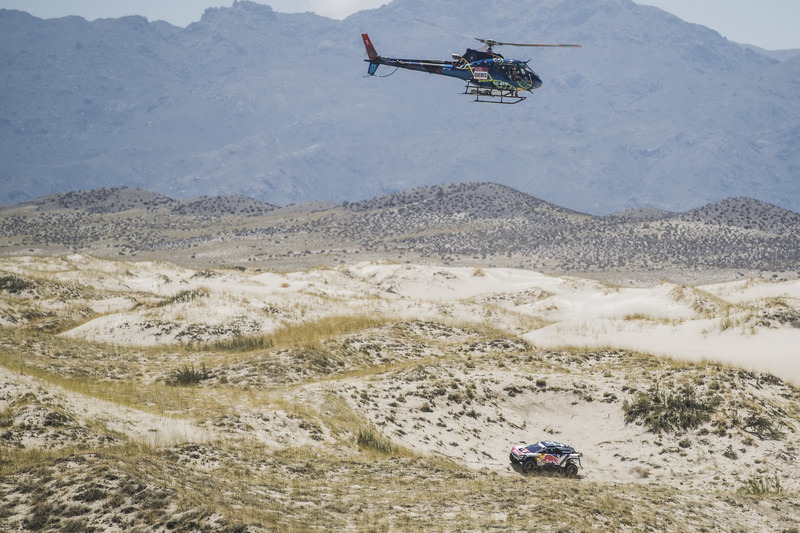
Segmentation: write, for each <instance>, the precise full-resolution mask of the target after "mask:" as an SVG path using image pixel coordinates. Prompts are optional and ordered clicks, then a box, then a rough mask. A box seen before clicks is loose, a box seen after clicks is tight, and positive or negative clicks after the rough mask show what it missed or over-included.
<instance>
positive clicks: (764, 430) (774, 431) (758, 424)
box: [744, 414, 783, 440]
mask: <svg viewBox="0 0 800 533" xmlns="http://www.w3.org/2000/svg"><path fill="white" fill-rule="evenodd" d="M744 428H745V429H746V430H749V431H751V432H752V433H753V434H754V435H756V436H757V437H758V438H760V439H762V440H763V439H772V440H780V439H781V438H782V437H783V433H781V431H780V430H779V429H778V428H776V427H775V425H774V424H773V423H772V420H770V419H768V418H767V417H765V416H761V415H757V414H752V415H750V416H749V417H748V418H747V420H745V421H744Z"/></svg>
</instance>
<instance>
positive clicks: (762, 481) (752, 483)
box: [736, 474, 783, 496]
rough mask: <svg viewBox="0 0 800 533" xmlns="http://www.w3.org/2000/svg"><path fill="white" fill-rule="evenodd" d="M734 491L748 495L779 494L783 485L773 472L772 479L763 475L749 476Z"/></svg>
mask: <svg viewBox="0 0 800 533" xmlns="http://www.w3.org/2000/svg"><path fill="white" fill-rule="evenodd" d="M736 492H737V494H748V495H750V496H768V495H773V494H774V495H780V494H783V487H782V486H781V481H780V479H778V474H775V477H774V478H772V479H770V478H763V477H759V478H756V477H753V478H750V479H748V480H747V481H745V483H744V485H742V486H741V487H739V488H738V489H737V490H736Z"/></svg>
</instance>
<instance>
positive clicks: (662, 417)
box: [622, 385, 721, 433]
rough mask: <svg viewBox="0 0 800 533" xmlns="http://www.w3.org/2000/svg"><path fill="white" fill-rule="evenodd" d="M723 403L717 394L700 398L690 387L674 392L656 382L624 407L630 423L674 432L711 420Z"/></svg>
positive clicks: (655, 430) (656, 430)
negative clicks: (661, 387) (666, 389)
mask: <svg viewBox="0 0 800 533" xmlns="http://www.w3.org/2000/svg"><path fill="white" fill-rule="evenodd" d="M720 402H721V399H720V398H719V397H716V396H715V397H712V398H699V397H698V396H697V394H696V393H695V391H694V389H693V388H691V387H689V386H683V387H682V388H680V389H679V390H677V391H675V392H671V391H663V390H660V389H659V387H658V386H657V385H656V386H655V387H652V388H651V389H650V390H648V391H647V392H638V393H637V394H636V397H635V399H634V400H633V401H632V402H628V401H627V400H625V401H624V402H623V404H622V409H623V411H624V412H625V422H626V423H631V422H637V421H640V422H642V423H643V424H644V426H645V427H646V428H647V430H648V431H651V432H653V433H662V432H663V433H673V432H676V431H680V430H687V429H693V428H696V427H698V426H700V425H702V424H704V423H706V422H708V421H709V420H710V419H711V415H712V414H713V413H714V412H715V410H716V408H717V407H718V406H719V404H720Z"/></svg>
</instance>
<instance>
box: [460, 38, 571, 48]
mask: <svg viewBox="0 0 800 533" xmlns="http://www.w3.org/2000/svg"><path fill="white" fill-rule="evenodd" d="M473 39H476V40H478V41H480V42H482V43H483V44H485V45H486V46H528V47H534V46H535V47H547V48H582V46H581V45H579V44H535V43H506V42H502V41H495V40H494V39H478V38H477V37H473Z"/></svg>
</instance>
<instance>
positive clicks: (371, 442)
mask: <svg viewBox="0 0 800 533" xmlns="http://www.w3.org/2000/svg"><path fill="white" fill-rule="evenodd" d="M356 442H357V443H358V447H359V449H361V450H366V451H369V452H372V453H377V454H379V455H395V454H397V453H398V452H399V451H400V447H399V446H397V445H396V444H395V443H393V442H392V441H391V440H389V439H388V438H386V437H384V436H383V435H381V433H380V432H379V431H378V430H377V429H375V428H374V427H371V426H369V427H361V428H359V430H358V437H357V439H356Z"/></svg>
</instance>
